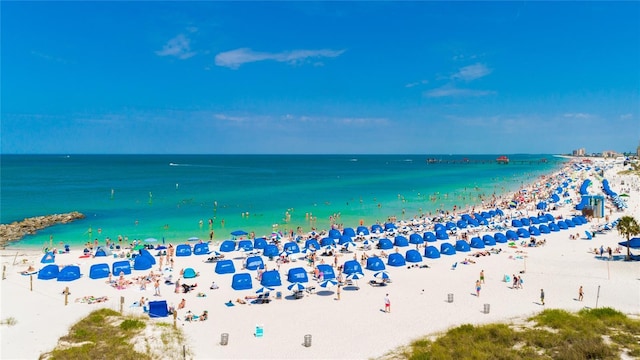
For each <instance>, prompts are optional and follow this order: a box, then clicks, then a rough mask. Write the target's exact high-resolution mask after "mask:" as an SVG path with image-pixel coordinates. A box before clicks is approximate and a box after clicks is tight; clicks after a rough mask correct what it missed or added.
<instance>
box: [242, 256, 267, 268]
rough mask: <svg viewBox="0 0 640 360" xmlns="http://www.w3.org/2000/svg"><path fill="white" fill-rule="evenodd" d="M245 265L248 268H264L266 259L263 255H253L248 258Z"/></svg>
mask: <svg viewBox="0 0 640 360" xmlns="http://www.w3.org/2000/svg"><path fill="white" fill-rule="evenodd" d="M245 267H246V268H247V270H257V269H264V261H263V260H262V256H251V257H248V258H247V261H246V265H245Z"/></svg>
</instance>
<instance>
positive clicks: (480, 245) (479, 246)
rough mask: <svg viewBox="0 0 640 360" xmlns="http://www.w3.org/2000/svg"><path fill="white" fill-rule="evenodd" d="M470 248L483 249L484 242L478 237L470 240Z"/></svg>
mask: <svg viewBox="0 0 640 360" xmlns="http://www.w3.org/2000/svg"><path fill="white" fill-rule="evenodd" d="M471 247H472V248H474V249H484V241H482V239H480V238H479V237H478V236H475V237H473V238H471Z"/></svg>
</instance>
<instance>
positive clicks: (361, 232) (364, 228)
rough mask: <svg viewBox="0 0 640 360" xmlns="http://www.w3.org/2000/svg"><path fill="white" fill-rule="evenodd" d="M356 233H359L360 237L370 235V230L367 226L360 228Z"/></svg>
mask: <svg viewBox="0 0 640 360" xmlns="http://www.w3.org/2000/svg"><path fill="white" fill-rule="evenodd" d="M356 232H357V233H358V235H360V234H362V235H369V229H367V227H366V226H358V228H357V229H356Z"/></svg>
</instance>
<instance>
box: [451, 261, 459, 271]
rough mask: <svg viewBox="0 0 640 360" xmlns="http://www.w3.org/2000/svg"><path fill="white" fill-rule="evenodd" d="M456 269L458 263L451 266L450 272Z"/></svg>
mask: <svg viewBox="0 0 640 360" xmlns="http://www.w3.org/2000/svg"><path fill="white" fill-rule="evenodd" d="M457 267H458V262H454V263H453V265H451V270H455V269H456V268H457Z"/></svg>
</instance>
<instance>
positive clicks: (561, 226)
mask: <svg viewBox="0 0 640 360" xmlns="http://www.w3.org/2000/svg"><path fill="white" fill-rule="evenodd" d="M556 224H557V225H558V228H559V229H560V230H567V229H569V226H567V223H566V222H564V220H558V221H556Z"/></svg>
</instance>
